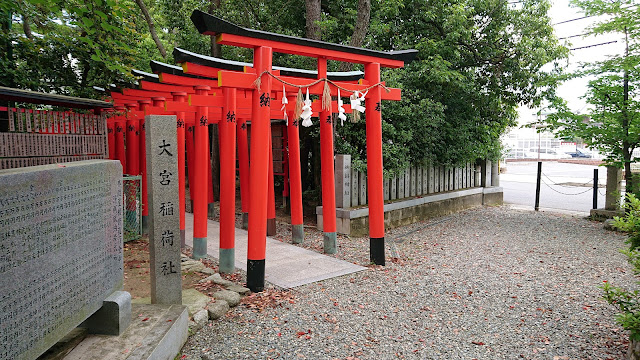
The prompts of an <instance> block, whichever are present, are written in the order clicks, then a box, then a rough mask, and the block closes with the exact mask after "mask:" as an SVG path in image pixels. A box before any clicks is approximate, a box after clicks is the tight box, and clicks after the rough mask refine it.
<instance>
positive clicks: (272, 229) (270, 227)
mask: <svg viewBox="0 0 640 360" xmlns="http://www.w3.org/2000/svg"><path fill="white" fill-rule="evenodd" d="M275 234H276V219H267V236H273V235H275Z"/></svg>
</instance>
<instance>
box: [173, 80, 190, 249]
mask: <svg viewBox="0 0 640 360" xmlns="http://www.w3.org/2000/svg"><path fill="white" fill-rule="evenodd" d="M171 95H173V101H176V102H181V103H183V102H185V101H186V100H187V93H186V92H172V93H171ZM176 117H177V123H176V126H177V129H176V131H177V137H178V194H179V197H180V246H181V247H184V245H185V220H184V213H185V201H186V194H185V174H184V169H185V163H184V158H185V156H184V155H185V147H184V140H185V137H184V129H185V114H184V111H178V112H176Z"/></svg>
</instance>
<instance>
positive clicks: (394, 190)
mask: <svg viewBox="0 0 640 360" xmlns="http://www.w3.org/2000/svg"><path fill="white" fill-rule="evenodd" d="M397 184H398V176H396V175H393V177H392V178H391V186H389V188H390V189H389V198H390V199H391V200H395V199H397V198H398V188H397V186H396V185H397Z"/></svg>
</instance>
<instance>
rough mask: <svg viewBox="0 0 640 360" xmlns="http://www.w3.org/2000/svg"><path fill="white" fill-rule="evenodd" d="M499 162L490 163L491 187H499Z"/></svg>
mask: <svg viewBox="0 0 640 360" xmlns="http://www.w3.org/2000/svg"><path fill="white" fill-rule="evenodd" d="M499 165H500V161H494V162H492V163H491V186H500V170H499V169H498V166H499Z"/></svg>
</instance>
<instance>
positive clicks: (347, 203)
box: [335, 155, 351, 209]
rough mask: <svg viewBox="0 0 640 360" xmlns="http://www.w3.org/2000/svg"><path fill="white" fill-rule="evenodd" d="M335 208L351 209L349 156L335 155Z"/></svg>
mask: <svg viewBox="0 0 640 360" xmlns="http://www.w3.org/2000/svg"><path fill="white" fill-rule="evenodd" d="M335 169H336V170H335V172H336V173H335V187H336V190H335V191H336V207H338V208H344V209H346V208H349V207H351V155H336V159H335Z"/></svg>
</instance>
